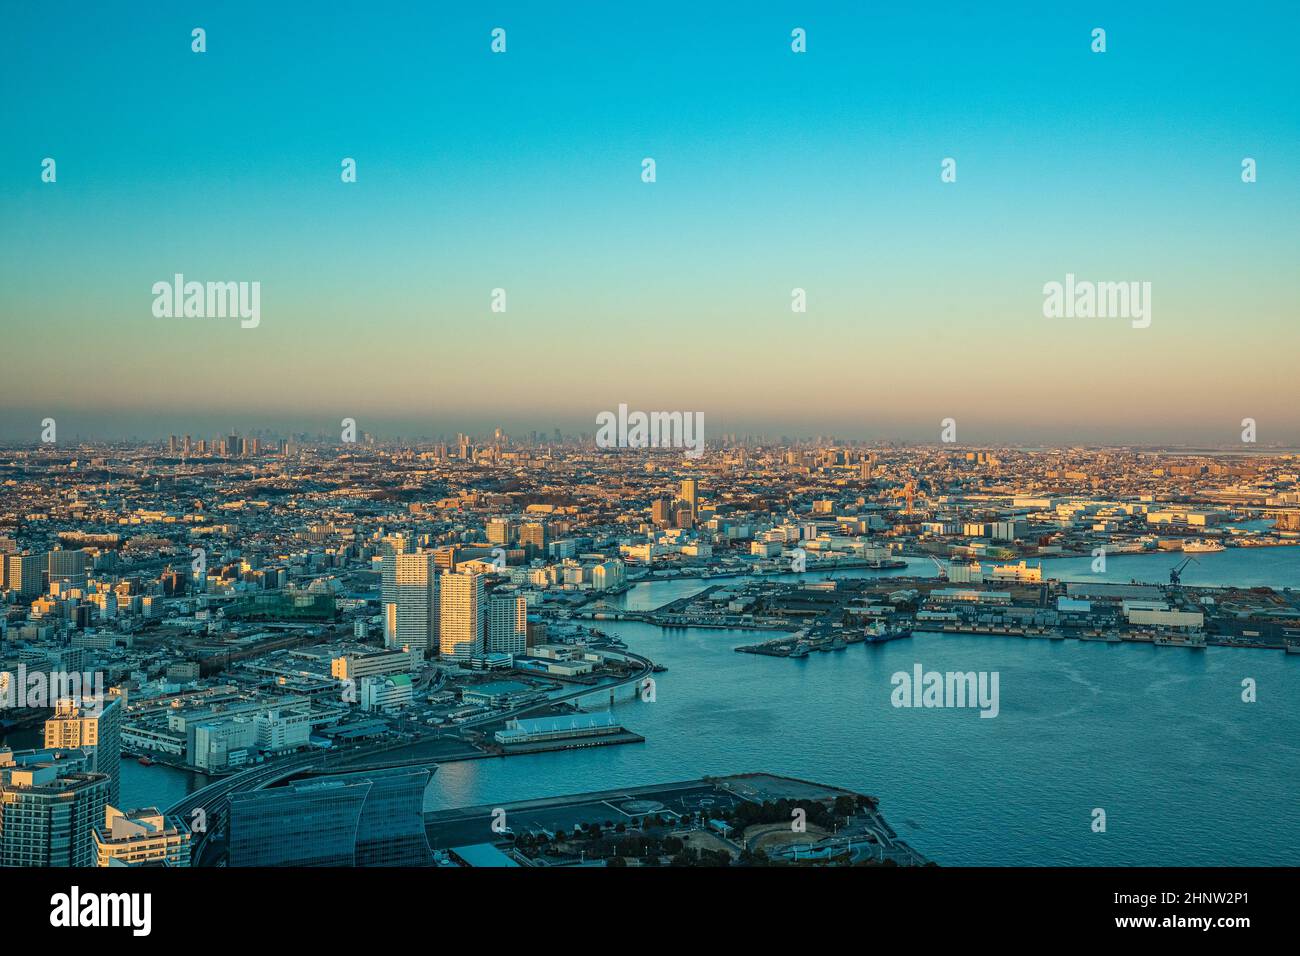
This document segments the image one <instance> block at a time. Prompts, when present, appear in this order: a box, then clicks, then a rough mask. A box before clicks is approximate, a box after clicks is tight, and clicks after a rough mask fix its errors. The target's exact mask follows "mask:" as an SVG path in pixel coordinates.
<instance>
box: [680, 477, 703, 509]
mask: <svg viewBox="0 0 1300 956" xmlns="http://www.w3.org/2000/svg"><path fill="white" fill-rule="evenodd" d="M699 493H700V486H699V482H698V481H696V479H694V478H683V479H682V494H681V499H682V501H684V502H686V503H687V504H688V505H690V507H691V511H692V512H694V511H695V503H696V499H697V498H698V497H699Z"/></svg>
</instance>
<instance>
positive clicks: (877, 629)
mask: <svg viewBox="0 0 1300 956" xmlns="http://www.w3.org/2000/svg"><path fill="white" fill-rule="evenodd" d="M911 636H912V631H911V629H910V628H906V627H896V626H893V625H889V626H886V625H884V624H881V623H876V624H873V625H870V626H869V627H868V628H867V631H866V635H865V636H864V637H863V639H862V640H863V643H866V644H883V643H885V641H896V640H898V639H899V638H900V637H911Z"/></svg>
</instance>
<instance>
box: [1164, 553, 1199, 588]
mask: <svg viewBox="0 0 1300 956" xmlns="http://www.w3.org/2000/svg"><path fill="white" fill-rule="evenodd" d="M1193 561H1196V555H1194V554H1189V555H1188V556H1187V557H1185V558H1183V563H1182V564H1180V565H1178V567H1176V568H1170V569H1169V584H1170V585H1171V586H1172V587H1178V586H1179V585H1181V584H1182V583H1183V569H1184V568H1186V567H1187V566H1188V565H1189V564H1191V563H1192V562H1193ZM1196 563H1197V564H1200V563H1201V562H1199V561H1196Z"/></svg>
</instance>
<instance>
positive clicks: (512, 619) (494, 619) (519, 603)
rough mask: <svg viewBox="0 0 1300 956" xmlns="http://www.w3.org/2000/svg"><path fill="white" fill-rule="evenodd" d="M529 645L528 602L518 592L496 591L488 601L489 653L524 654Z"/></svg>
mask: <svg viewBox="0 0 1300 956" xmlns="http://www.w3.org/2000/svg"><path fill="white" fill-rule="evenodd" d="M527 645H528V602H527V601H525V600H524V596H523V595H522V594H520V593H519V592H518V591H496V592H494V593H493V594H492V597H491V598H489V599H488V627H487V652H488V653H489V654H524V653H526V652H527Z"/></svg>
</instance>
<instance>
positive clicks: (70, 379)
mask: <svg viewBox="0 0 1300 956" xmlns="http://www.w3.org/2000/svg"><path fill="white" fill-rule="evenodd" d="M325 6H331V5H324V4H322V5H317V4H299V3H283V4H280V3H229V2H223V3H220V4H185V3H116V2H110V3H104V4H93V5H92V4H85V3H53V4H39V5H33V4H19V3H15V2H10V3H7V4H5V5H3V7H0V74H2V79H3V83H2V84H0V90H2V94H0V95H3V98H4V109H3V129H2V132H0V137H2V138H0V320H2V323H3V324H2V329H0V334H3V341H4V342H5V343H6V345H7V346H8V347H7V348H6V349H5V350H4V352H5V357H4V359H3V362H4V365H3V369H2V370H0V398H2V399H3V401H2V402H0V405H3V409H2V410H0V437H5V438H12V437H23V436H25V435H27V434H28V433H29V432H34V430H35V429H37V428H38V425H37V423H38V422H39V419H40V418H41V417H43V416H44V415H46V414H57V415H58V416H61V418H62V420H63V421H65V422H67V423H68V426H69V427H70V428H71V430H72V431H74V432H76V433H78V434H87V435H94V434H105V435H109V434H112V435H122V434H157V433H165V432H168V431H182V432H183V431H193V432H195V433H196V434H201V433H205V432H206V431H209V430H214V431H215V430H217V429H224V428H228V427H237V428H252V427H256V426H259V425H270V426H275V427H292V428H293V429H294V430H303V431H316V430H322V431H329V430H332V429H334V428H335V423H336V422H337V420H338V419H339V418H341V417H344V416H351V417H355V418H357V419H358V421H359V422H361V427H363V428H366V427H367V426H369V428H370V430H374V431H377V432H381V433H382V432H384V431H385V430H400V431H401V432H402V433H404V434H415V433H428V434H434V433H438V432H444V431H447V430H451V431H455V430H456V429H458V428H466V429H470V428H479V427H486V426H489V425H492V424H496V423H501V424H504V425H506V426H507V427H511V428H516V429H518V428H532V427H537V428H549V427H551V426H552V425H561V426H563V427H565V428H566V429H570V428H575V429H576V428H579V427H582V428H586V429H591V428H592V421H593V418H594V415H595V413H596V412H598V411H600V410H603V409H612V408H616V407H617V405H618V404H619V403H620V402H628V403H629V404H631V405H632V406H633V407H641V408H660V409H699V410H703V411H704V412H705V415H706V419H707V421H708V422H709V423H710V429H711V430H712V429H713V428H719V429H726V430H728V431H730V430H739V431H745V430H754V429H764V430H770V431H777V432H780V431H784V432H787V433H804V434H812V433H830V432H838V433H844V434H853V435H858V436H862V437H867V436H871V435H879V436H880V437H891V436H894V435H897V436H899V437H926V436H928V435H930V433H931V432H934V431H936V430H937V423H938V420H939V418H941V417H946V416H949V415H951V416H953V417H956V418H957V419H958V421H959V422H963V421H964V422H965V423H966V424H967V425H968V426H969V427H968V428H967V429H966V430H965V432H964V435H965V436H967V437H971V438H981V439H984V440H990V441H996V440H1006V441H1016V440H1022V439H1023V440H1039V441H1042V440H1047V441H1051V440H1059V441H1062V442H1069V441H1073V440H1081V439H1090V440H1096V439H1100V438H1106V437H1113V438H1115V439H1117V440H1122V439H1145V438H1150V439H1164V438H1169V439H1176V438H1184V439H1189V440H1198V441H1207V442H1210V441H1220V440H1223V441H1228V440H1232V438H1233V436H1234V435H1235V434H1236V431H1238V430H1239V429H1238V425H1237V423H1238V422H1239V421H1240V419H1241V418H1242V417H1245V416H1252V417H1256V418H1257V419H1258V420H1259V421H1260V436H1261V441H1265V440H1270V439H1276V440H1287V441H1298V440H1300V420H1298V417H1297V411H1296V407H1297V403H1296V401H1295V398H1296V386H1295V382H1294V363H1295V356H1296V354H1297V351H1298V350H1297V346H1300V332H1298V331H1297V328H1298V326H1297V320H1298V319H1300V315H1298V314H1297V313H1298V311H1300V306H1298V303H1300V280H1298V279H1297V275H1298V270H1297V261H1298V253H1300V242H1298V241H1297V229H1298V228H1300V227H1298V226H1297V223H1298V222H1300V149H1298V147H1300V109H1298V108H1297V92H1300V83H1298V82H1297V75H1298V74H1297V67H1296V65H1295V63H1296V59H1297V58H1296V57H1295V55H1294V38H1295V36H1296V34H1297V28H1298V27H1300V13H1297V6H1296V5H1295V4H1293V3H1272V4H1271V3H1264V4H1258V5H1251V6H1250V7H1249V8H1241V9H1240V10H1234V9H1229V10H1227V12H1225V8H1222V7H1220V6H1218V5H1210V4H1194V3H1193V4H1188V3H1158V4H1140V5H1139V4H1133V3H1114V4H1107V3H1052V4H1044V3H1013V4H1000V5H983V4H960V5H958V4H946V3H934V4H907V5H893V6H899V7H905V8H906V9H903V10H891V9H885V8H884V7H885V5H876V4H866V3H851V4H850V3H837V4H833V3H813V4H794V3H791V4H757V5H750V4H675V3H655V4H651V5H648V6H644V7H643V6H636V5H619V6H615V5H610V4H596V3H592V4H537V3H534V4H449V3H443V4H439V3H427V4H426V3H419V4H417V3H402V4H386V3H368V4H361V5H347V6H341V5H340V6H338V7H337V8H336V9H331V10H322V9H321V7H325ZM992 6H997V7H999V9H996V10H993V9H989V7H992ZM755 7H758V8H759V9H757V10H756V9H755ZM1137 7H1140V8H1141V9H1135V8H1137ZM196 26H201V27H204V28H205V29H206V30H207V43H208V52H206V53H204V54H202V55H198V54H194V53H192V52H191V50H190V43H191V39H190V31H191V29H192V28H193V27H196ZM497 26H500V27H504V28H505V29H506V30H507V36H508V52H507V53H506V54H505V55H500V56H495V55H493V54H492V53H491V52H490V51H489V41H490V35H489V34H490V31H491V29H492V28H493V27H497ZM796 26H797V27H803V28H805V29H806V30H807V33H808V53H807V54H804V55H795V54H793V53H792V52H791V50H790V30H791V29H792V28H794V27H796ZM1094 27H1104V28H1105V29H1106V31H1107V46H1108V50H1107V52H1106V53H1105V54H1101V55H1098V54H1094V53H1092V52H1091V51H1090V48H1089V44H1090V39H1091V38H1090V31H1091V30H1092V28H1094ZM46 156H49V157H54V158H55V159H56V160H57V163H58V182H57V183H56V184H53V185H49V184H44V183H42V182H41V181H40V163H41V160H42V159H43V158H44V157H46ZM645 156H652V157H654V158H655V160H656V162H657V164H658V182H656V183H655V184H653V185H647V184H644V183H642V182H641V181H640V177H639V173H640V163H641V159H642V158H643V157H645ZM949 156H951V157H954V158H955V159H956V160H957V163H958V181H957V183H955V184H952V185H944V184H941V183H940V182H939V163H940V161H941V160H942V159H943V158H944V157H949ZM1245 156H1250V157H1253V158H1255V159H1256V160H1257V161H1258V164H1259V182H1257V183H1256V184H1254V185H1251V186H1246V185H1244V184H1242V183H1241V181H1240V175H1239V173H1240V163H1241V159H1242V158H1243V157H1245ZM343 157H353V158H355V159H356V161H357V164H358V182H357V183H355V184H343V183H341V182H340V179H339V170H340V166H339V164H340V160H341V159H342V158H343ZM175 272H183V273H185V274H186V276H187V277H188V278H192V279H199V280H209V279H210V280H257V281H260V282H261V284H262V322H261V325H260V326H259V328H257V329H255V330H241V329H240V328H239V327H238V324H237V322H226V321H222V320H194V319H191V320H182V319H175V320H168V319H157V318H155V317H154V316H153V315H152V313H151V311H150V306H151V304H152V296H151V293H150V288H151V286H152V284H153V283H154V282H156V281H159V280H165V279H169V278H170V277H171V276H172V275H173V274H174V273H175ZM1067 272H1074V273H1076V274H1078V275H1080V276H1081V277H1085V278H1092V279H1097V280H1145V281H1150V282H1152V284H1153V302H1154V307H1153V324H1152V327H1151V328H1150V329H1147V330H1140V331H1139V330H1133V329H1131V328H1129V327H1128V323H1126V322H1124V321H1122V320H1093V321H1091V322H1088V321H1085V320H1075V321H1072V322H1071V321H1065V320H1059V321H1055V322H1053V321H1051V320H1047V319H1044V318H1043V317H1042V314H1041V302H1042V295H1041V288H1042V285H1043V283H1044V282H1047V281H1052V280H1060V279H1063V278H1064V275H1065V273H1067ZM796 286H798V287H802V288H806V289H807V293H808V299H809V312H808V313H807V314H806V315H793V314H791V312H790V308H789V302H790V290H791V288H793V287H796ZM496 287H504V288H506V289H507V293H508V297H509V309H508V312H507V313H506V314H504V315H494V314H493V313H491V312H490V311H489V308H488V305H489V297H490V292H491V290H492V289H493V288H496Z"/></svg>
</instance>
